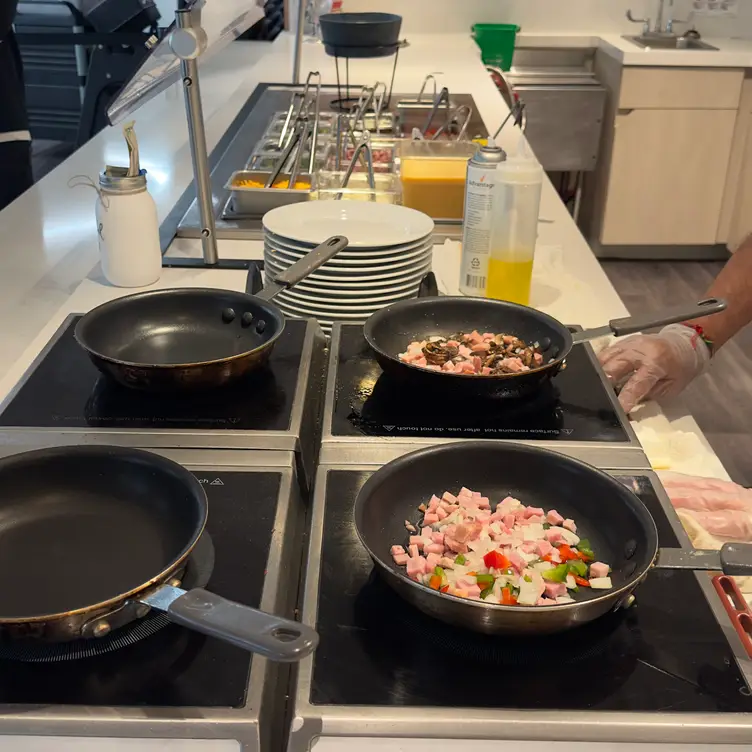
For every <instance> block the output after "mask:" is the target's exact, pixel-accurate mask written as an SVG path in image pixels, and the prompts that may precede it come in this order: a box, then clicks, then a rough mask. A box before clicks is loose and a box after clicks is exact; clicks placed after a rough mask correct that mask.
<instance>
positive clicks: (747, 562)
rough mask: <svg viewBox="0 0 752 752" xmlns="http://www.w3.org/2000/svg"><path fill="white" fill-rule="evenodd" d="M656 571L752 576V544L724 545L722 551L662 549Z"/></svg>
mask: <svg viewBox="0 0 752 752" xmlns="http://www.w3.org/2000/svg"><path fill="white" fill-rule="evenodd" d="M655 567H656V569H693V570H705V571H711V572H723V574H727V575H731V576H732V577H733V576H741V577H748V576H749V575H752V544H750V543H724V544H723V546H722V547H721V550H720V551H706V550H702V549H693V548H689V549H685V548H662V549H660V550H659V551H658V559H657V561H656V563H655Z"/></svg>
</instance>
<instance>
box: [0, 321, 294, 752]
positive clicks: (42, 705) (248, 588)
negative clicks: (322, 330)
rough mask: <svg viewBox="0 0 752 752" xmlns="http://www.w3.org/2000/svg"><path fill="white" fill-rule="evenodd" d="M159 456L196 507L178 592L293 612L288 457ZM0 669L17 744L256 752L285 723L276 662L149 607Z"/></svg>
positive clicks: (7, 652) (5, 660) (7, 729)
mask: <svg viewBox="0 0 752 752" xmlns="http://www.w3.org/2000/svg"><path fill="white" fill-rule="evenodd" d="M298 323H301V324H302V322H298ZM291 328H292V327H288V330H287V331H289V330H290V329H291ZM71 343H72V347H73V348H74V352H76V354H79V353H78V352H77V351H78V348H77V346H76V345H75V342H73V341H72V337H71ZM280 349H281V348H280V346H278V347H277V349H276V350H275V355H274V357H275V358H276V357H277V352H278V351H280ZM80 354H83V353H80ZM84 361H85V362H86V363H87V365H90V366H91V364H90V363H88V359H87V358H86V356H85V355H84ZM91 369H92V370H95V369H94V366H91ZM124 391H126V390H124ZM127 391H130V390H127ZM5 449H6V453H7V451H8V447H7V445H6V446H5ZM159 453H160V454H162V455H163V456H167V457H169V458H170V459H172V460H174V461H175V462H179V463H180V464H181V465H182V466H183V467H185V468H186V469H189V470H191V471H192V475H193V476H194V477H195V478H196V481H197V482H198V483H200V484H201V486H202V487H203V489H204V491H205V492H206V495H207V498H208V504H209V509H210V513H209V517H208V519H207V525H206V529H205V531H204V533H203V534H202V536H201V537H200V538H199V540H198V542H197V544H196V547H195V548H194V549H193V551H192V552H191V554H190V556H189V557H188V559H187V564H186V568H185V572H184V573H183V574H182V583H183V584H182V585H181V586H182V587H185V588H186V589H190V588H193V587H204V588H206V589H207V590H210V591H211V592H213V593H218V594H220V595H222V596H224V597H225V598H228V599H230V600H234V601H238V602H240V603H246V604H248V605H250V606H253V607H254V608H259V609H260V610H262V611H267V612H269V613H274V614H279V615H280V616H286V617H287V618H293V614H294V613H295V593H296V592H297V587H298V581H299V577H300V550H301V546H302V543H303V539H302V533H303V525H302V522H303V520H304V519H305V515H306V510H305V503H304V501H303V498H302V494H301V492H300V489H299V486H298V483H297V481H296V477H295V468H294V460H293V459H292V454H291V453H285V452H280V453H274V452H268V451H242V452H230V453H216V452H215V453H214V459H215V460H217V461H216V462H215V461H213V460H212V459H211V457H212V453H211V452H208V453H207V452H206V451H205V450H195V449H185V448H181V449H165V448H163V449H161V450H160V451H159ZM220 456H221V457H220ZM275 458H276V459H275ZM248 499H253V500H254V503H252V504H249V503H248ZM238 531H243V533H242V535H241V534H238ZM177 576H180V574H178V575H176V577H177ZM0 665H2V668H3V671H2V672H0V704H2V707H3V713H2V717H1V718H0V734H1V735H2V738H3V741H4V742H5V743H7V744H12V745H13V746H15V747H19V748H22V747H23V746H24V745H28V744H30V745H31V746H32V747H33V746H35V745H36V746H37V748H38V749H40V750H41V749H45V748H46V747H47V746H48V745H49V749H54V750H56V752H61V750H63V749H66V748H69V751H70V750H74V749H75V750H82V749H85V748H86V747H89V746H94V747H96V748H97V749H98V750H101V752H105V750H109V752H114V750H125V749H127V748H129V747H133V746H135V747H137V748H138V749H139V750H140V752H145V751H146V750H150V751H151V752H154V750H156V749H165V748H169V747H171V746H177V747H180V746H181V745H182V746H185V745H186V744H187V745H188V746H189V747H190V746H192V744H193V742H191V740H192V739H203V742H201V743H199V746H205V743H206V744H208V745H209V749H212V748H214V749H216V750H221V749H223V747H224V748H226V747H227V746H228V745H229V746H230V747H233V746H234V748H235V749H236V750H241V749H242V752H261V751H262V750H266V749H267V748H268V745H267V744H266V740H267V739H268V734H269V733H279V734H281V733H283V729H284V728H285V706H286V702H285V694H286V693H285V692H284V691H280V688H281V687H284V686H286V685H287V681H288V678H289V674H290V669H291V666H290V664H288V663H278V662H275V661H269V660H265V659H264V658H262V657H261V656H259V655H254V654H253V653H249V652H248V651H246V650H243V649H241V648H237V647H235V646H234V645H231V644H230V643H228V642H223V641H221V640H218V639H215V638H212V637H206V636H204V635H202V634H199V633H198V632H194V631H192V630H189V629H186V628H185V627H181V626H179V625H177V624H172V623H171V622H170V621H169V620H168V619H167V618H166V617H165V616H164V615H163V614H160V613H158V612H155V611H154V610H153V609H152V611H151V612H150V613H149V614H148V615H147V616H145V617H144V618H142V619H139V620H137V621H135V622H133V623H132V624H130V625H128V626H124V627H121V628H120V629H116V630H113V631H112V632H111V633H110V634H109V635H106V636H104V637H99V638H97V639H80V640H73V641H71V642H66V643H48V642H42V641H40V640H34V641H32V640H4V641H2V642H1V643H0ZM31 708H34V710H31ZM156 715H158V716H159V721H158V724H157V725H158V726H159V729H158V730H157V729H156V728H155V716H156ZM208 723H209V724H212V725H213V726H214V730H213V734H212V737H213V738H212V740H207V739H205V737H206V725H207V724H208ZM63 727H64V730H63ZM155 732H156V733H157V736H155ZM58 734H60V735H61V736H57V735H58ZM27 735H30V736H32V737H35V738H31V739H30V738H28V736H27ZM22 736H25V737H26V738H21V737H22ZM63 736H64V738H63ZM85 737H89V738H85ZM91 737H95V738H91ZM178 738H179V739H180V741H177V739H178ZM137 740H138V741H137ZM228 740H230V741H228ZM233 740H234V744H233ZM262 740H263V741H262Z"/></svg>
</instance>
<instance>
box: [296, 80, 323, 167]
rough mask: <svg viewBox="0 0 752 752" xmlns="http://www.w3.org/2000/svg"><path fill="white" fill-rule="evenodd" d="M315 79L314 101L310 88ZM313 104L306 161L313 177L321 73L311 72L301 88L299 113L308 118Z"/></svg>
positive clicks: (319, 108) (319, 107)
mask: <svg viewBox="0 0 752 752" xmlns="http://www.w3.org/2000/svg"><path fill="white" fill-rule="evenodd" d="M313 78H316V79H317V80H316V89H315V90H314V93H313V96H314V97H315V99H314V100H311V99H310V96H311V93H310V86H311V79H313ZM312 102H313V105H314V107H313V128H312V129H311V156H310V157H309V159H308V172H309V173H310V174H311V175H313V171H314V169H315V168H316V147H317V146H318V142H319V118H320V116H321V73H319V71H311V72H310V73H309V74H308V77H307V78H306V82H305V87H304V88H303V104H302V106H301V112H302V111H305V113H306V114H307V115H308V116H309V117H310V113H311V103H312Z"/></svg>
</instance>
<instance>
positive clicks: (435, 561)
mask: <svg viewBox="0 0 752 752" xmlns="http://www.w3.org/2000/svg"><path fill="white" fill-rule="evenodd" d="M442 550H443V546H442ZM440 561H441V556H439V555H438V554H436V553H433V552H431V553H429V554H428V555H427V556H426V572H433V570H434V569H436V567H438V566H439V562H440Z"/></svg>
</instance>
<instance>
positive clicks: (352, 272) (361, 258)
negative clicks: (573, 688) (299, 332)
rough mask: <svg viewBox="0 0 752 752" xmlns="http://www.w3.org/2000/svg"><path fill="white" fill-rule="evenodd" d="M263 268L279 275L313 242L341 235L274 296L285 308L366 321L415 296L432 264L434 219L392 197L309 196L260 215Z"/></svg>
mask: <svg viewBox="0 0 752 752" xmlns="http://www.w3.org/2000/svg"><path fill="white" fill-rule="evenodd" d="M263 225H264V268H265V270H266V272H267V273H271V274H279V273H280V272H283V271H285V269H287V268H288V267H289V266H292V264H294V263H295V262H296V261H299V260H300V259H301V258H303V256H305V255H306V254H307V253H308V252H309V251H310V250H311V249H312V248H315V247H316V246H317V245H318V244H319V243H321V242H322V241H324V240H326V239H327V238H329V237H331V236H332V235H344V236H345V237H346V238H347V239H348V241H349V245H348V246H347V248H345V250H343V251H340V252H339V253H338V254H337V255H336V256H335V257H334V258H333V259H331V260H330V261H327V262H326V263H325V264H324V265H323V266H321V267H320V268H319V269H318V270H316V271H315V272H314V273H313V274H311V275H310V276H309V277H306V278H305V279H304V280H303V281H302V282H300V283H299V284H297V285H295V287H293V288H292V289H290V290H285V291H284V292H282V293H280V294H279V295H278V296H277V297H276V298H275V299H274V302H275V304H276V305H278V306H279V307H280V308H281V309H282V310H283V311H284V312H285V314H286V315H288V316H291V317H294V318H315V319H318V321H319V324H320V325H321V328H322V329H323V330H324V331H325V332H327V333H329V332H330V331H331V328H332V324H333V323H334V322H335V321H342V322H348V323H363V322H365V320H366V319H367V318H368V317H369V316H370V315H371V314H372V313H375V312H376V311H378V310H379V309H380V308H384V306H388V305H389V304H390V303H394V302H396V301H398V300H404V299H405V298H414V297H415V296H416V295H417V293H418V287H419V286H420V282H421V280H422V279H423V277H424V276H425V275H426V274H427V273H428V272H429V271H430V270H431V260H432V254H433V240H432V238H431V234H432V233H433V220H431V219H430V218H429V217H427V216H426V215H425V214H422V213H421V212H418V211H415V210H414V209H408V208H406V207H404V206H395V205H392V204H375V203H359V202H355V201H310V202H308V203H301V204H289V205H287V206H281V207H279V208H278V209H273V210H272V211H270V212H267V213H266V214H265V215H264V219H263Z"/></svg>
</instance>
